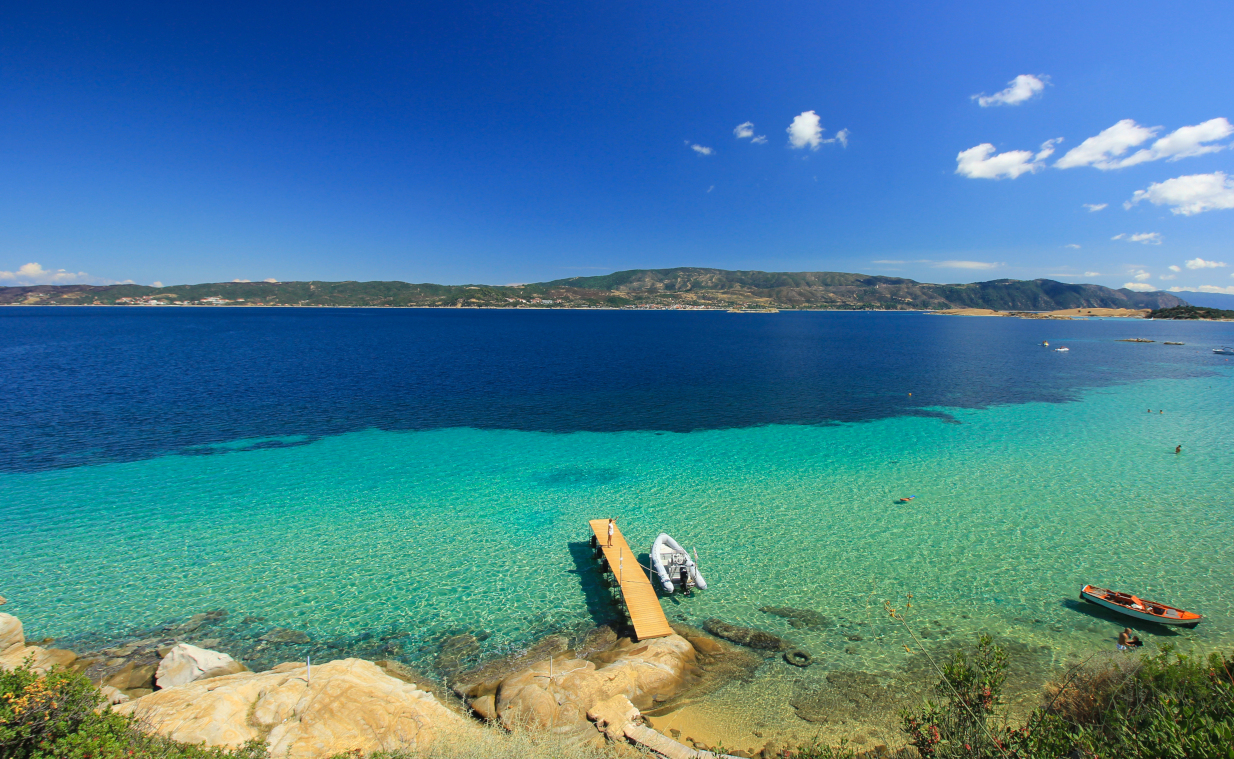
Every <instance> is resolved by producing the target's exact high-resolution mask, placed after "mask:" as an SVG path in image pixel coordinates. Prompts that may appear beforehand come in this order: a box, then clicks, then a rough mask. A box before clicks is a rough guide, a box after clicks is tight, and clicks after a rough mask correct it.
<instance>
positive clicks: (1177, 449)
mask: <svg viewBox="0 0 1234 759" xmlns="http://www.w3.org/2000/svg"><path fill="white" fill-rule="evenodd" d="M1174 452H1175V453H1182V452H1183V447H1182V446H1181V445H1176V446H1174Z"/></svg>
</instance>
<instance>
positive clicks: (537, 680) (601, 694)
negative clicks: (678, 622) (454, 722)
mask: <svg viewBox="0 0 1234 759" xmlns="http://www.w3.org/2000/svg"><path fill="white" fill-rule="evenodd" d="M595 658H596V659H597V661H588V660H585V659H579V658H575V657H574V656H572V655H570V654H569V653H566V654H563V655H561V656H556V657H549V656H546V657H545V658H543V659H541V660H539V661H536V662H534V663H531V664H530V665H529V666H524V668H522V669H520V670H517V671H514V672H511V673H509V674H507V675H506V676H504V677H502V678H501V679H500V680H499V681H498V682H495V683H494V682H493V681H492V680H487V681H486V680H484V679H480V682H479V683H477V682H475V681H474V680H473V681H472V682H471V686H472V687H471V688H470V689H469V690H468V692H466V695H467V697H468V699H469V703H470V704H471V706H472V708H473V709H474V710H475V711H476V712H477V713H479V714H481V715H482V716H485V717H487V718H490V719H497V720H500V721H501V722H502V724H504V725H506V726H507V727H513V726H515V725H532V726H536V727H541V728H547V729H550V730H552V731H554V732H558V733H573V732H580V733H586V732H587V731H588V730H590V731H591V732H592V734H594V728H591V727H590V725H589V723H588V721H587V713H588V711H590V710H591V709H592V708H593V707H595V706H596V705H597V704H599V703H601V702H603V701H607V700H609V699H611V698H613V697H614V696H618V695H621V696H624V697H625V698H626V699H628V700H629V701H630V702H631V703H632V704H633V705H634V706H635V707H641V708H647V707H649V706H651V705H652V704H653V703H655V702H658V701H664V700H667V699H669V698H672V697H673V696H675V695H677V694H678V693H679V692H681V691H682V690H683V689H684V688H685V687H686V686H687V685H689V684H690V683H692V682H693V681H694V680H695V677H696V675H695V671H694V669H695V667H694V665H695V659H696V657H695V652H694V647H693V646H691V645H690V643H689V642H688V641H687V640H686V639H685V638H683V637H681V636H680V635H670V636H668V637H665V638H654V639H652V640H648V641H645V642H641V643H634V642H632V641H630V640H629V639H628V638H623V639H622V640H620V641H618V642H617V645H616V646H615V647H614V648H612V649H610V650H608V651H606V652H604V653H603V654H602V655H600V656H597V657H595Z"/></svg>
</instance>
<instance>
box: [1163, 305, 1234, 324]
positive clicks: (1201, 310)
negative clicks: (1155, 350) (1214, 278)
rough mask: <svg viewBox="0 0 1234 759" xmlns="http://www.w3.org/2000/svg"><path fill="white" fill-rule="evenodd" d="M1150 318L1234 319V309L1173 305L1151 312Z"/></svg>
mask: <svg viewBox="0 0 1234 759" xmlns="http://www.w3.org/2000/svg"><path fill="white" fill-rule="evenodd" d="M1148 318H1150V319H1204V320H1207V321H1231V320H1234V311H1230V310H1227V309H1221V308H1205V307H1204V306H1172V307H1170V308H1158V309H1156V310H1154V311H1151V312H1149V314H1148Z"/></svg>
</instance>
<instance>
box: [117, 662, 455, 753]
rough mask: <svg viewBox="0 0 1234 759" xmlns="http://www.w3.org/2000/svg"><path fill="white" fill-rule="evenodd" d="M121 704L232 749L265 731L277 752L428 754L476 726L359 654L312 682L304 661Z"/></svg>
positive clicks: (157, 724) (184, 735)
mask: <svg viewBox="0 0 1234 759" xmlns="http://www.w3.org/2000/svg"><path fill="white" fill-rule="evenodd" d="M116 710H117V711H118V712H120V713H122V714H131V715H133V716H135V717H137V718H138V719H139V720H141V721H142V722H143V723H144V724H147V725H150V726H151V727H152V728H153V729H154V730H156V731H157V732H159V733H160V734H162V735H165V736H167V737H169V738H173V739H175V740H178V741H184V742H187V743H205V744H206V745H207V746H232V747H234V746H239V745H241V744H243V743H244V742H246V741H249V740H253V739H261V738H265V739H266V741H267V743H268V746H269V751H270V755H271V756H277V757H281V758H282V757H286V758H287V759H315V758H316V757H324V756H333V755H335V754H339V753H344V752H351V751H359V752H360V753H362V754H369V753H372V752H374V751H379V750H385V751H389V750H394V749H406V750H410V751H414V752H422V751H423V750H424V749H425V748H426V747H428V746H429V745H430V744H432V743H433V742H434V741H436V740H438V739H440V738H442V737H446V736H452V737H460V738H465V737H466V735H467V734H468V732H469V731H474V730H477V729H478V728H477V727H476V726H475V725H472V724H470V723H468V722H467V721H465V720H464V719H463V718H462V717H460V716H458V715H457V714H455V713H454V712H452V711H450V710H449V709H447V708H445V707H444V706H443V705H442V704H441V703H440V702H439V701H438V700H437V699H436V698H434V697H433V696H432V695H431V694H429V693H426V692H424V691H422V690H419V689H417V688H416V687H415V686H413V685H411V684H409V683H405V682H403V681H402V680H399V679H397V678H394V677H390V676H389V675H387V674H386V673H385V672H383V671H382V669H381V668H380V667H378V666H377V665H376V664H373V663H372V662H368V661H363V660H360V659H342V660H339V661H332V662H329V663H327V664H321V665H318V666H315V667H313V670H312V680H311V682H310V680H309V672H308V669H307V667H305V666H304V665H302V664H284V665H280V666H278V667H275V668H274V669H273V670H271V671H269V672H241V673H238V674H234V675H226V676H223V677H214V678H210V679H207V680H197V681H194V682H190V683H187V684H184V685H180V686H178V687H175V688H169V689H167V690H160V691H156V692H154V693H152V694H150V695H148V696H145V697H144V698H140V699H137V700H135V701H131V702H129V703H126V704H121V705H119V706H117V707H116Z"/></svg>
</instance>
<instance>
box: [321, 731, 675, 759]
mask: <svg viewBox="0 0 1234 759" xmlns="http://www.w3.org/2000/svg"><path fill="white" fill-rule="evenodd" d="M598 735H599V734H598V733H597V736H598ZM654 756H656V755H655V754H653V753H651V752H650V751H647V750H645V749H642V748H639V747H636V746H633V745H628V744H614V743H604V744H581V745H580V744H579V743H578V742H577V740H571V739H569V738H567V737H565V736H561V735H555V734H553V733H551V732H548V731H543V730H532V729H523V728H515V729H514V730H505V729H503V728H501V727H498V726H495V725H485V726H484V727H482V728H481V729H479V730H477V731H474V733H469V734H468V735H467V736H466V737H465V738H464V737H462V736H458V737H449V736H447V737H443V738H442V739H440V740H437V741H435V742H434V743H433V744H432V745H431V746H429V747H428V748H426V749H425V750H424V751H423V752H418V751H412V750H394V751H379V752H377V753H375V754H369V755H368V756H367V757H364V759H650V758H651V757H654ZM357 757H360V754H351V753H347V754H339V755H338V756H336V757H332V759H357Z"/></svg>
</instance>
